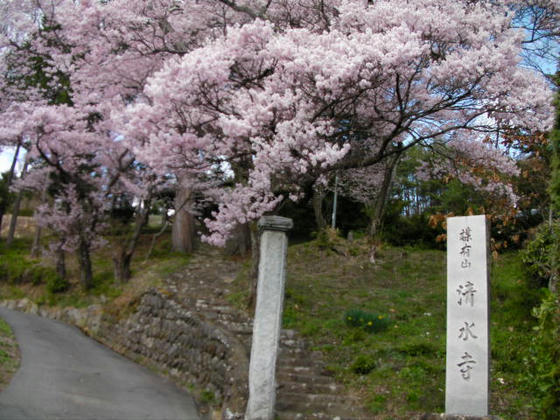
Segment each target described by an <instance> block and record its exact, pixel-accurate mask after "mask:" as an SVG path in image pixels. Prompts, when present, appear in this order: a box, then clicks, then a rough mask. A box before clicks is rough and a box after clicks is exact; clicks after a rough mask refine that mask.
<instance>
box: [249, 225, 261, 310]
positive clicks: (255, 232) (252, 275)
mask: <svg viewBox="0 0 560 420" xmlns="http://www.w3.org/2000/svg"><path fill="white" fill-rule="evenodd" d="M249 229H250V232H251V271H250V272H249V300H248V301H247V309H249V310H250V311H251V312H254V309H255V305H256V304H257V283H258V281H259V259H260V245H261V244H260V232H259V228H258V226H257V222H251V223H250V224H249Z"/></svg>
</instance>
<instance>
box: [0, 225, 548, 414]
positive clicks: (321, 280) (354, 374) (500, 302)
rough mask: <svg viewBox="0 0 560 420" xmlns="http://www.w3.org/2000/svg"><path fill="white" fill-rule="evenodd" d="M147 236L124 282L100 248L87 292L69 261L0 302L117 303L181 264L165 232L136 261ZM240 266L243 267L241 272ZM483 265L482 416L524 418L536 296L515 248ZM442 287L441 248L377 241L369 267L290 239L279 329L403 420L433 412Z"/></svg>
mask: <svg viewBox="0 0 560 420" xmlns="http://www.w3.org/2000/svg"><path fill="white" fill-rule="evenodd" d="M150 240H151V237H150V236H149V235H146V236H145V237H144V240H143V241H142V245H141V246H140V249H139V251H138V254H137V259H136V260H135V262H134V263H133V270H134V278H133V279H132V281H131V283H130V284H128V285H125V286H115V285H114V284H113V280H112V265H111V259H110V247H109V249H107V248H105V249H104V250H102V251H100V252H97V253H96V255H95V259H94V272H95V288H94V289H93V290H92V291H90V293H88V294H85V293H84V292H82V291H81V290H80V288H79V286H78V284H77V280H76V278H77V267H75V265H73V264H74V263H73V260H74V259H73V258H71V257H69V258H68V263H69V273H70V275H71V277H72V281H71V282H72V287H71V289H70V291H69V292H67V293H65V294H60V295H58V294H57V295H53V294H49V293H47V292H46V291H45V286H44V281H43V280H41V279H39V280H36V283H37V284H36V285H35V286H33V285H32V282H33V281H34V279H36V277H34V276H33V274H32V273H31V275H30V277H29V278H28V279H22V280H21V281H18V282H7V281H6V280H5V279H4V280H2V281H0V299H4V298H21V297H23V296H25V295H27V296H30V297H32V298H33V300H35V301H37V302H39V303H47V304H57V305H73V306H85V305H88V304H91V303H97V302H99V301H100V300H101V301H108V302H109V303H110V302H111V301H114V305H113V306H115V305H117V306H119V307H121V306H123V305H124V303H123V302H126V301H128V300H132V299H133V296H134V295H136V294H138V293H141V291H142V290H144V289H145V288H146V287H147V286H148V285H158V284H160V282H159V279H160V278H161V277H162V276H165V275H166V274H169V273H171V272H173V271H177V270H184V269H185V267H187V266H188V261H189V259H188V258H185V257H183V256H179V255H173V254H170V253H169V252H168V249H169V238H168V237H165V236H163V237H162V238H160V242H159V244H158V246H157V247H156V248H155V250H154V253H153V255H152V258H150V260H149V261H144V256H145V255H146V252H147V250H148V248H149V245H150ZM29 245H30V244H29V241H28V240H26V239H21V240H19V242H17V246H16V250H13V249H12V251H8V250H5V249H0V256H1V257H2V260H3V261H4V262H5V261H7V260H10V261H12V262H14V264H16V265H17V264H18V261H19V262H21V261H22V260H23V259H24V258H26V257H25V255H27V250H28V249H29ZM333 249H334V250H333ZM341 254H345V255H346V256H345V255H341ZM24 265H26V266H29V264H28V263H27V262H26V263H25V264H24ZM33 265H35V266H41V267H43V268H41V270H43V271H42V273H43V275H46V276H47V277H48V276H49V275H51V274H52V273H51V274H49V272H48V267H49V264H48V263H47V264H45V263H44V262H43V263H41V264H39V263H38V262H36V261H35V262H33ZM249 265H250V264H249V262H247V263H246V264H245V267H246V268H247V269H246V270H245V272H247V271H248V266H249ZM493 265H494V267H493V269H492V289H491V290H492V291H491V293H492V305H491V309H492V329H491V334H492V337H491V341H492V362H493V365H492V366H493V367H492V383H491V389H492V392H493V394H492V401H491V412H492V414H498V415H501V416H503V417H504V418H512V419H514V418H515V419H519V418H531V417H530V414H529V404H530V402H529V398H530V396H529V395H526V394H525V393H523V388H522V378H523V370H524V364H523V357H524V356H525V351H526V349H527V346H528V342H529V336H530V334H529V333H530V331H531V328H532V327H533V325H534V321H533V319H532V318H531V316H530V310H531V308H532V307H533V306H535V304H536V302H537V301H536V293H535V292H530V291H528V290H527V289H526V287H525V282H524V281H523V273H522V270H521V263H520V260H519V258H518V257H517V255H516V254H506V255H503V256H501V257H500V259H499V260H498V261H497V262H496V263H494V264H493ZM45 266H46V267H47V268H44V267H45ZM45 270H46V271H45ZM51 270H52V266H51ZM44 273H47V274H44ZM445 283H446V281H445V253H444V252H442V251H434V250H419V249H403V248H392V247H384V248H383V249H382V250H381V252H380V256H379V259H378V263H377V264H376V265H371V264H370V263H369V262H368V261H367V247H366V245H365V243H364V242H360V241H355V242H353V243H348V242H346V241H344V240H342V239H337V240H336V241H335V246H334V247H332V246H327V247H324V246H323V247H321V246H320V243H319V242H317V241H314V242H307V243H303V244H298V245H293V246H291V247H290V248H289V255H288V278H287V286H286V301H285V311H284V327H285V328H294V329H297V330H299V331H300V332H301V333H302V334H303V335H304V336H306V337H307V338H308V339H309V340H310V342H311V343H312V347H313V348H314V349H317V350H321V351H322V352H323V353H324V354H325V358H326V360H327V361H328V363H329V368H330V369H331V370H332V372H333V374H334V375H336V376H337V377H338V378H339V379H340V380H341V381H343V382H345V383H346V384H347V385H348V386H349V387H350V388H351V389H352V390H354V392H355V393H356V394H360V395H362V396H363V398H364V400H365V401H366V402H367V405H368V407H369V408H370V410H371V411H372V412H373V413H377V414H383V415H386V416H387V418H406V413H408V412H414V411H416V412H441V411H443V409H444V407H443V404H444V388H445V383H444V381H445V371H444V369H445ZM235 286H236V287H235ZM246 291H247V283H246V277H245V276H243V275H241V276H239V278H238V279H237V281H236V283H235V284H233V285H232V288H231V292H232V293H231V301H232V302H237V303H243V301H244V300H245V298H246ZM121 301H123V302H121ZM349 309H363V310H366V311H370V312H375V313H377V314H381V315H383V316H388V317H390V319H391V324H390V326H389V328H388V329H387V330H386V331H383V332H379V333H375V334H370V333H366V332H365V331H363V330H361V329H359V328H352V327H349V326H347V325H346V324H345V322H344V313H345V312H346V311H347V310H349ZM365 372H368V373H365Z"/></svg>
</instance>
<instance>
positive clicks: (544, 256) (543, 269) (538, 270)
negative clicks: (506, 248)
mask: <svg viewBox="0 0 560 420" xmlns="http://www.w3.org/2000/svg"><path fill="white" fill-rule="evenodd" d="M558 237H560V222H558V221H557V222H554V223H553V224H552V226H549V225H548V223H543V224H542V225H540V226H539V227H538V229H537V232H536V235H535V239H533V240H532V241H531V242H529V244H528V245H527V248H526V249H525V250H524V251H523V253H522V255H521V259H522V261H523V263H524V264H525V266H526V269H527V272H528V273H529V275H530V276H531V278H532V279H533V281H534V284H533V285H534V286H536V287H546V286H547V285H548V281H549V280H550V276H551V274H552V255H553V253H552V252H553V247H555V246H556V244H555V238H558Z"/></svg>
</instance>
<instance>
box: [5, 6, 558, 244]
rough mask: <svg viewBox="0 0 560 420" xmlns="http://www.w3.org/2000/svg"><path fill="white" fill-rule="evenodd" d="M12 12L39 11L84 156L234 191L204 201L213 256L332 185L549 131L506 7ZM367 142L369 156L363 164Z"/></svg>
mask: <svg viewBox="0 0 560 420" xmlns="http://www.w3.org/2000/svg"><path fill="white" fill-rule="evenodd" d="M548 3H550V4H552V5H553V4H555V3H554V2H552V1H551V2H547V5H548ZM9 4H10V5H16V4H19V5H21V7H20V10H27V12H28V13H27V15H29V16H33V13H36V11H37V10H39V11H40V13H38V15H39V16H40V18H41V19H40V20H41V22H43V23H42V25H43V26H42V27H41V28H40V31H39V32H41V31H42V32H41V34H42V35H44V36H40V37H29V36H27V38H26V39H27V42H29V43H30V45H31V46H32V49H33V51H34V53H35V54H40V57H41V58H42V60H44V61H46V62H47V63H48V64H49V66H48V67H49V68H50V69H51V70H50V73H49V74H51V75H68V78H69V83H70V86H71V89H72V96H71V105H72V108H74V110H75V112H76V113H77V114H76V115H74V116H73V117H72V118H78V121H81V122H85V121H89V122H90V124H89V126H86V127H85V129H84V128H82V127H81V126H80V124H81V123H79V124H78V123H74V125H73V126H74V127H76V126H79V127H80V128H78V129H77V133H78V134H79V135H77V136H75V137H74V139H75V140H74V142H75V145H74V150H78V147H79V148H80V150H81V152H82V153H84V155H88V153H89V152H85V151H86V150H89V151H91V150H94V151H97V150H102V149H105V148H107V150H112V149H111V147H108V146H107V145H114V144H116V143H118V144H119V147H120V146H122V147H123V148H124V149H123V151H124V150H126V152H127V153H131V155H132V156H134V158H135V159H136V160H138V161H141V162H143V164H145V165H147V166H148V167H150V168H151V169H152V170H154V171H155V172H156V173H158V174H160V175H164V174H170V173H172V174H189V179H192V180H198V179H201V178H204V175H205V174H209V173H218V172H219V171H221V173H222V174H223V175H224V177H225V178H228V179H226V181H229V184H230V185H231V186H230V187H227V188H221V189H215V188H213V189H204V188H201V190H205V191H207V194H206V195H207V197H208V198H212V199H213V200H214V201H215V202H216V205H217V207H218V210H217V211H216V212H215V214H214V215H213V217H212V218H210V219H208V220H206V226H207V228H208V229H209V234H208V235H207V236H206V237H205V239H206V240H208V241H209V242H211V243H213V244H217V245H223V244H224V243H225V241H226V238H227V237H228V236H229V235H231V233H232V232H234V231H235V230H236V229H237V228H238V226H239V225H243V224H245V223H248V222H250V221H253V220H255V219H257V218H258V217H260V216H261V215H262V214H264V213H266V212H273V211H274V210H275V209H276V207H277V206H278V204H279V203H280V202H281V201H282V200H284V199H292V200H297V199H298V198H300V197H301V196H302V193H303V192H304V191H306V190H308V189H309V188H310V186H312V185H314V184H315V183H316V182H317V180H319V179H321V177H329V176H330V174H331V173H333V172H334V171H345V170H358V171H359V170H362V169H365V168H369V167H372V166H374V165H377V164H381V165H386V164H387V162H391V160H392V159H394V157H395V156H397V155H399V154H400V153H403V152H404V151H406V150H407V149H409V148H411V147H415V146H416V145H419V144H425V143H427V142H430V141H434V140H438V141H448V140H449V139H451V138H454V137H456V138H459V137H461V136H469V134H468V133H469V132H470V131H477V132H490V131H492V130H495V127H496V126H500V127H522V128H524V129H527V130H546V129H548V128H549V127H550V124H551V121H552V119H551V106H550V89H549V87H548V85H547V83H546V81H545V80H544V79H543V78H541V77H540V76H539V75H536V74H534V73H533V72H531V71H530V70H528V69H525V68H523V67H522V66H521V65H520V64H521V53H522V50H523V46H524V42H525V41H526V35H525V32H523V31H522V30H519V29H516V28H515V25H516V24H518V23H519V22H520V20H517V21H514V20H513V18H514V17H516V16H519V13H520V12H518V13H517V14H515V13H512V10H513V11H514V12H517V11H518V10H519V11H520V10H521V9H520V8H519V9H516V7H517V6H516V5H517V4H518V3H515V4H513V3H512V2H511V1H503V2H496V1H484V0H480V1H476V2H472V1H466V0H465V1H458V2H448V1H444V0H408V1H405V0H391V1H389V0H378V1H375V2H366V1H350V0H323V1H317V0H297V1H296V0H277V1H275V0H272V1H264V0H263V1H252V2H238V1H230V0H206V1H187V0H185V1H171V0H158V1H149V2H145V1H134V0H133V1H127V2H124V1H123V0H111V1H103V2H97V1H93V0H85V1H80V2H73V1H70V0H34V1H32V2H30V1H25V0H17V1H16V0H12V1H11V2H10V3H9ZM29 4H32V5H33V6H32V7H30V6H29ZM524 4H525V3H524ZM26 7H27V9H26ZM30 10H31V11H32V12H33V13H29V11H30ZM548 10H556V9H554V8H550V9H548ZM554 13H556V12H554ZM35 20H37V19H35ZM19 21H20V20H18V22H19ZM521 21H522V20H521ZM21 22H22V24H21V27H22V28H24V29H17V28H16V29H17V30H12V29H11V30H10V31H11V32H10V31H8V32H10V33H12V34H14V33H17V34H21V33H23V34H26V33H30V32H26V31H31V29H26V28H32V27H33V25H32V24H30V23H29V22H32V23H33V18H28V19H27V20H26V19H21ZM45 22H46V23H48V24H46V23H45ZM539 22H541V21H539ZM46 29H48V31H46ZM549 33H550V31H549ZM16 38H17V37H16ZM24 38H25V37H24ZM8 45H12V47H13V42H12V44H9V43H8ZM49 80H50V81H51V83H52V85H53V86H52V87H53V88H54V87H56V83H55V80H57V78H56V77H52V78H50V79H49ZM58 80H62V79H60V78H59V79H58ZM28 102H29V101H28ZM33 104H34V105H33V106H36V105H37V103H33ZM49 106H50V107H51V108H52V107H53V104H50V105H49ZM64 112H65V113H66V111H64ZM53 117H54V116H53ZM92 118H93V119H94V120H95V121H93V120H92ZM67 124H69V125H72V124H71V121H70V119H68V120H67ZM35 126H36V127H38V126H39V125H37V124H36V125H35ZM75 132H76V131H75ZM115 135H122V140H121V141H119V142H115V137H114V136H115ZM94 138H95V140H93V139H94ZM356 139H359V140H356ZM362 143H363V144H368V145H369V146H368V147H369V149H368V150H369V152H368V153H356V151H359V150H360V147H361V146H360V145H361V144H362ZM78 145H79V146H78ZM69 150H73V149H71V148H70V149H69ZM353 151H354V152H353ZM90 155H91V154H90ZM93 155H95V156H97V155H96V154H95V153H93ZM99 156H100V157H99V159H100V160H99V161H95V162H96V163H95V167H96V168H104V167H105V166H104V165H106V164H107V163H104V161H103V159H102V158H101V155H99ZM116 156H120V154H119V153H116ZM46 157H47V158H48V157H49V155H48V154H47V156H46ZM96 159H97V158H96ZM70 160H72V159H70ZM389 166H390V165H389ZM55 167H56V166H55ZM74 169H76V170H78V169H79V168H78V167H77V168H74ZM103 172H104V171H101V170H99V169H98V170H97V173H99V174H100V173H103ZM88 182H90V180H88ZM195 184H196V181H195ZM100 188H101V190H103V187H100ZM189 188H197V187H196V185H190V186H189Z"/></svg>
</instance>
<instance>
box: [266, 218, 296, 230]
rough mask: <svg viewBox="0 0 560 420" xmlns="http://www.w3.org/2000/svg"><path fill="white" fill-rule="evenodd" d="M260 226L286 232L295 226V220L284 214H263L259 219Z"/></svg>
mask: <svg viewBox="0 0 560 420" xmlns="http://www.w3.org/2000/svg"><path fill="white" fill-rule="evenodd" d="M258 227H259V229H260V230H279V231H282V232H286V231H288V230H290V229H291V228H293V227H294V221H293V220H292V219H290V218H288V217H282V216H262V217H261V218H260V219H259V222H258Z"/></svg>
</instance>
